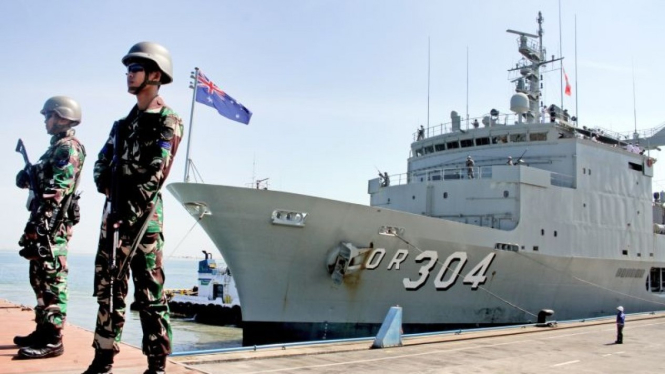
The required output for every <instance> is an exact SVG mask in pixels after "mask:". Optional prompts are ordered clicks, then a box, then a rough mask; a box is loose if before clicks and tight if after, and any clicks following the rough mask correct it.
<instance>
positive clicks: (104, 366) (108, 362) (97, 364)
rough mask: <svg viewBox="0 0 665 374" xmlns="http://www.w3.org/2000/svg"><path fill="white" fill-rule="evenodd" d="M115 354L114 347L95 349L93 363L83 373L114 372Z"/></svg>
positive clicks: (108, 373)
mask: <svg viewBox="0 0 665 374" xmlns="http://www.w3.org/2000/svg"><path fill="white" fill-rule="evenodd" d="M113 356H115V352H113V350H112V349H97V350H95V358H94V359H93V360H92V364H90V366H88V369H87V370H86V371H84V372H83V374H113V373H112V372H111V370H112V368H113Z"/></svg>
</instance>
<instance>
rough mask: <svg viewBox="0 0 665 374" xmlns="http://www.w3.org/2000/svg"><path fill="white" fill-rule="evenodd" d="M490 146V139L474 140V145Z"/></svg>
mask: <svg viewBox="0 0 665 374" xmlns="http://www.w3.org/2000/svg"><path fill="white" fill-rule="evenodd" d="M488 144H490V138H478V139H476V145H477V146H478V145H488Z"/></svg>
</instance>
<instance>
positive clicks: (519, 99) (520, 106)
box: [510, 92, 529, 114]
mask: <svg viewBox="0 0 665 374" xmlns="http://www.w3.org/2000/svg"><path fill="white" fill-rule="evenodd" d="M510 110H511V111H513V112H515V113H517V114H524V113H528V112H529V97H528V96H527V95H526V94H523V93H521V92H518V93H516V94H514V95H513V97H511V98H510Z"/></svg>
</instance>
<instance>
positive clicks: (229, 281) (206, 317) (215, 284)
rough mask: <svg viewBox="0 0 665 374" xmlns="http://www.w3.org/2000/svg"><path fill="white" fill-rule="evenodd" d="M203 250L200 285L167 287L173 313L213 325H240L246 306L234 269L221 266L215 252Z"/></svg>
mask: <svg viewBox="0 0 665 374" xmlns="http://www.w3.org/2000/svg"><path fill="white" fill-rule="evenodd" d="M202 252H203V254H204V256H205V258H204V259H203V260H201V261H199V271H198V282H197V285H196V286H194V287H193V288H192V289H191V290H167V291H166V294H167V297H168V299H169V308H170V309H171V314H172V315H173V316H175V317H184V318H194V320H195V321H196V322H199V323H205V324H209V325H220V326H225V325H235V326H240V325H241V324H242V310H241V308H240V299H239V298H238V290H237V289H236V284H235V280H234V279H233V276H232V275H231V270H230V269H229V268H228V266H222V267H218V265H217V262H216V261H215V260H214V259H213V258H212V253H208V252H206V251H202Z"/></svg>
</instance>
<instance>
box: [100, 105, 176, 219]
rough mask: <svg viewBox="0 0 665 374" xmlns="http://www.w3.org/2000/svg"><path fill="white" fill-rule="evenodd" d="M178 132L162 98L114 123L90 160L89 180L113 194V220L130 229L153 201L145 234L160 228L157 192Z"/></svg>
mask: <svg viewBox="0 0 665 374" xmlns="http://www.w3.org/2000/svg"><path fill="white" fill-rule="evenodd" d="M182 134H183V124H182V119H180V117H179V116H178V115H177V114H176V113H175V112H174V111H173V110H172V109H171V108H169V107H168V106H166V105H165V104H164V101H163V100H162V98H161V97H157V98H156V99H155V100H153V102H152V103H151V104H150V107H149V108H148V109H147V110H145V111H140V110H138V107H137V106H134V108H133V109H132V111H131V112H130V114H129V115H128V116H127V117H125V118H123V119H121V120H119V121H116V122H115V123H114V124H113V128H112V129H111V133H110V135H109V138H108V140H107V141H106V143H105V144H104V147H102V150H101V151H100V152H99V155H98V158H97V161H96V162H95V168H94V178H95V184H96V185H97V190H98V191H99V192H101V193H107V192H110V193H112V194H114V196H116V209H117V212H118V217H117V218H118V219H120V220H122V221H123V222H125V223H126V224H127V225H129V226H130V227H132V226H134V224H136V223H137V221H139V220H140V219H141V217H142V216H143V215H144V214H147V213H148V212H149V206H150V202H151V201H155V202H156V204H157V208H156V210H155V214H154V215H153V217H152V218H151V222H150V223H149V226H148V232H161V230H162V224H163V221H162V215H161V211H162V199H161V195H159V190H160V188H161V187H162V185H163V184H164V181H165V180H166V177H167V176H168V174H169V171H170V169H171V166H172V164H173V158H174V156H175V153H176V151H177V149H178V145H179V144H180V139H182ZM116 142H117V143H116ZM116 144H117V145H118V149H115V147H116ZM114 159H117V160H114ZM114 170H115V171H114ZM113 186H116V188H115V191H114V192H112V190H113Z"/></svg>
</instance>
